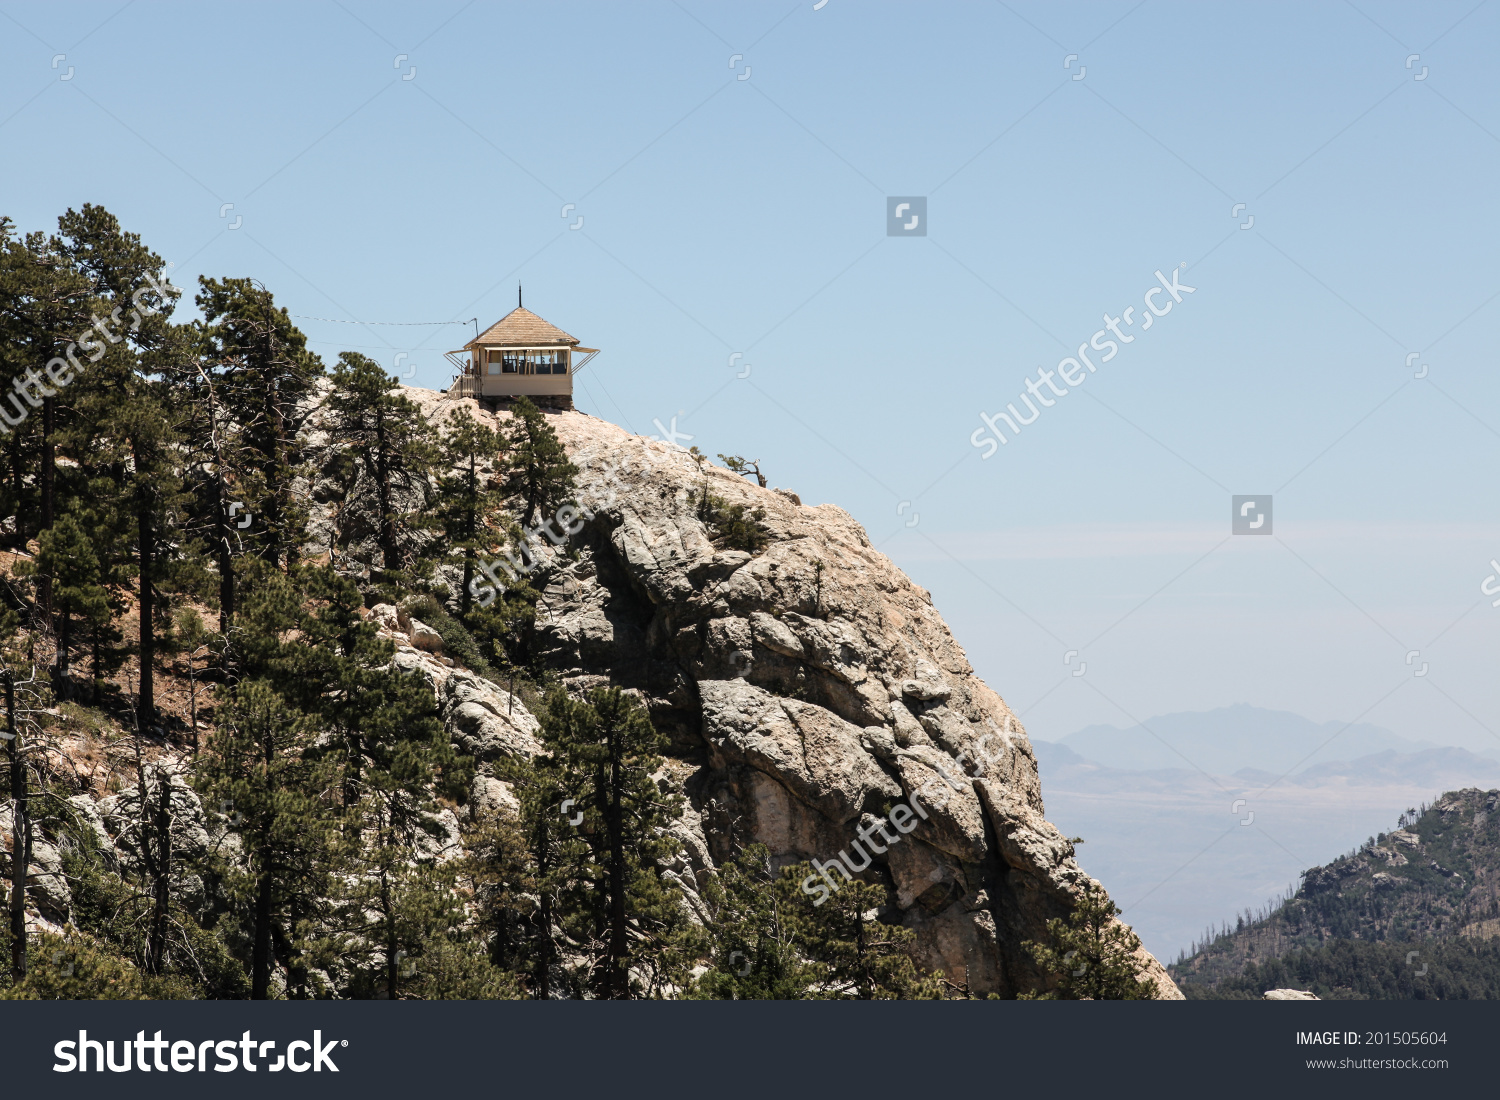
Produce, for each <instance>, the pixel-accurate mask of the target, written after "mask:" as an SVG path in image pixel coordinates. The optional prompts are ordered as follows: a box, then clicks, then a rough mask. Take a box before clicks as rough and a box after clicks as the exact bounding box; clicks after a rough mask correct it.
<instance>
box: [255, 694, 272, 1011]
mask: <svg viewBox="0 0 1500 1100" xmlns="http://www.w3.org/2000/svg"><path fill="white" fill-rule="evenodd" d="M261 752H262V753H263V757H264V760H265V767H266V773H267V774H268V775H269V774H270V769H271V761H272V759H273V754H274V753H275V746H274V744H273V743H272V736H271V729H270V725H269V723H268V724H267V725H266V727H265V729H264V740H263V741H262V742H261ZM263 812H264V813H266V814H267V815H268V816H269V815H271V814H274V813H275V811H274V810H272V809H268V810H265V811H263ZM271 824H272V823H271V821H269V820H266V821H263V822H261V826H260V828H259V830H258V831H259V833H260V842H261V845H262V848H261V852H260V879H259V881H258V882H257V883H256V884H255V941H254V944H253V945H252V947H251V949H250V999H251V1000H252V1001H264V1000H268V999H269V998H270V992H271V890H272V886H273V884H274V882H275V876H274V875H273V873H272V872H273V871H274V870H275V868H274V867H273V866H272V857H271V853H270V851H269V848H270V844H271V841H270V839H269V837H268V835H267V834H269V833H270V831H271Z"/></svg>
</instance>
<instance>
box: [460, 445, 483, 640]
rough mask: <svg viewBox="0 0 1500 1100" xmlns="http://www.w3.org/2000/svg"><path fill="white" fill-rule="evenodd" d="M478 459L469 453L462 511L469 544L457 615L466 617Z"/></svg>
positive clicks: (475, 520) (471, 578) (471, 580)
mask: <svg viewBox="0 0 1500 1100" xmlns="http://www.w3.org/2000/svg"><path fill="white" fill-rule="evenodd" d="M478 465H479V463H478V460H477V458H476V456H475V455H474V454H472V453H471V454H470V455H469V478H468V483H467V484H466V485H465V488H466V489H467V490H468V493H469V499H468V509H467V511H465V513H464V533H463V534H464V540H465V541H466V542H467V543H468V544H469V545H468V546H466V547H464V585H463V588H462V589H460V591H459V596H458V600H459V611H458V613H459V615H460V616H462V617H463V618H465V619H467V618H468V616H469V611H470V609H471V608H472V606H473V599H474V598H473V596H471V595H470V594H469V585H471V584H473V583H474V536H475V535H476V534H477V533H478V531H479V517H478V516H477V515H476V513H477V512H478V511H479V470H478Z"/></svg>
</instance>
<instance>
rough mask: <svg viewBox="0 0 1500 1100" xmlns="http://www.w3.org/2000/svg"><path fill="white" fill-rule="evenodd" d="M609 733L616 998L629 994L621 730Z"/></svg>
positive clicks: (611, 992)
mask: <svg viewBox="0 0 1500 1100" xmlns="http://www.w3.org/2000/svg"><path fill="white" fill-rule="evenodd" d="M615 725H616V727H617V728H615V729H612V730H610V733H609V819H608V825H607V827H608V829H609V964H610V970H609V995H610V997H611V998H612V999H615V1000H622V1001H623V1000H627V999H629V997H630V972H629V970H627V969H626V963H625V960H626V957H627V956H628V955H629V954H630V940H629V927H628V926H627V924H626V923H625V815H624V813H623V811H622V808H621V806H620V785H621V783H622V777H621V775H620V772H621V770H622V769H621V763H622V762H621V760H620V755H621V751H622V749H623V746H622V745H621V744H620V741H621V732H622V731H621V730H620V729H619V728H618V723H616V724H615Z"/></svg>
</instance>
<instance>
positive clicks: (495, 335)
mask: <svg viewBox="0 0 1500 1100" xmlns="http://www.w3.org/2000/svg"><path fill="white" fill-rule="evenodd" d="M576 343H578V338H577V337H575V336H569V335H568V334H567V333H566V332H564V331H563V330H562V329H560V328H558V327H557V326H556V325H553V324H549V323H548V322H546V321H544V320H542V319H541V318H540V317H538V316H537V315H536V314H535V313H532V312H531V310H529V309H522V308H520V307H519V306H518V307H517V308H515V309H513V310H511V311H510V312H509V313H507V314H506V315H505V316H504V317H502V318H500V320H498V321H496V322H495V323H494V324H493V325H491V326H490V327H489V328H487V329H485V331H484V332H483V333H482V334H481V335H480V336H479V337H477V338H476V339H474V340H473V341H471V344H481V345H483V346H485V347H500V348H544V347H553V346H558V347H565V346H571V345H573V344H576ZM466 346H467V345H466Z"/></svg>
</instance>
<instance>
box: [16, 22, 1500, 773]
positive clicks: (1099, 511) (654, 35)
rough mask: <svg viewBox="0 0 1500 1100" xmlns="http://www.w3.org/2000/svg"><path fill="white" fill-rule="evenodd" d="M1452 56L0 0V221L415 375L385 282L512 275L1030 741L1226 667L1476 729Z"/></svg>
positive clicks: (1451, 50)
mask: <svg viewBox="0 0 1500 1100" xmlns="http://www.w3.org/2000/svg"><path fill="white" fill-rule="evenodd" d="M1497 47H1500V5H1496V4H1484V3H1481V4H1479V5H1477V6H1476V5H1475V4H1474V3H1473V0H1462V2H1459V3H1424V4H1421V5H1416V4H1405V5H1392V4H1379V3H1368V2H1361V3H1359V4H1357V5H1356V4H1349V3H1331V2H1330V3H1320V4H1306V3H1292V4H1279V5H1278V4H1254V5H1223V4H1203V3H1179V4H1172V3H1163V2H1160V0H1147V2H1145V3H1141V4H1136V5H1132V4H1129V3H1120V4H1072V3H1070V4H1067V5H1043V4H1031V3H1019V2H1017V3H999V2H983V3H980V2H975V3H952V4H937V3H922V4H905V5H902V4H881V3H872V2H867V0H861V2H859V3H854V2H851V0H825V2H824V3H823V4H822V5H821V6H817V7H815V2H814V0H802V2H799V3H796V4H792V3H789V2H788V3H767V4H759V3H756V4H704V3H696V2H686V0H685V2H684V3H681V4H677V3H650V4H646V3H641V4H635V3H610V4H555V5H547V6H541V5H527V6H519V5H492V4H485V3H473V4H469V5H462V4H456V3H444V4H423V5H393V4H359V3H352V2H351V3H346V4H339V3H327V4H324V3H296V4H285V5H277V4H256V5H253V6H250V5H243V6H232V5H216V6H212V5H211V6H202V5H174V4H160V3H133V4H124V5H120V4H103V5H93V4H79V5H55V4H51V3H48V4H30V3H3V4H0V143H3V144H0V148H3V149H4V154H3V155H4V162H3V168H4V170H3V172H0V213H4V214H8V215H9V216H10V217H12V218H14V219H15V220H16V221H17V222H18V224H19V225H20V226H21V227H22V228H24V229H35V228H52V227H53V226H54V225H55V219H56V216H57V215H58V214H59V213H61V212H62V211H63V210H64V209H66V208H67V207H69V206H77V205H79V204H82V203H84V202H94V203H101V204H103V205H105V206H106V207H108V208H109V209H110V210H111V211H113V212H114V213H115V214H117V215H118V216H119V217H120V218H121V220H122V221H123V222H124V224H125V225H126V227H127V228H129V229H131V230H134V231H136V232H139V233H141V234H142V235H143V236H144V238H145V239H146V241H147V243H149V244H150V245H151V246H152V247H153V248H155V249H156V250H157V251H159V252H160V253H161V254H162V255H163V256H164V257H165V258H166V259H167V260H169V261H172V262H173V263H174V264H175V265H176V267H175V268H174V274H173V277H174V280H175V281H176V282H177V283H178V284H179V285H183V286H188V287H191V286H192V285H193V283H194V281H195V280H196V278H197V276H198V275H200V274H210V275H250V276H255V277H257V278H259V279H262V280H263V281H264V282H265V283H266V284H267V285H268V286H269V287H270V288H271V289H272V290H273V291H274V292H275V293H276V295H277V297H278V299H279V300H280V301H281V302H283V303H284V304H285V305H286V306H287V307H288V308H289V309H290V311H291V312H292V313H294V314H297V315H300V317H301V318H304V319H299V324H301V325H302V326H303V327H304V329H305V330H306V331H307V332H308V334H309V335H310V336H311V337H312V339H313V341H314V344H313V346H314V348H315V349H316V350H317V351H318V352H319V353H320V354H322V355H324V356H325V358H326V359H328V360H330V361H331V360H332V359H333V358H334V357H335V356H336V355H337V352H338V351H339V350H340V349H343V348H358V349H360V350H363V351H366V352H367V353H368V354H370V355H373V356H376V357H378V358H380V359H382V360H383V361H385V362H386V363H387V364H389V365H391V366H392V367H393V369H394V368H395V367H396V365H397V360H396V356H397V354H398V353H402V352H404V353H405V354H406V358H405V359H404V360H401V361H400V369H401V370H403V371H404V370H406V369H408V368H410V367H412V366H415V368H416V369H415V374H414V376H413V378H412V379H411V381H412V383H413V384H416V385H426V386H434V387H437V386H442V385H445V384H446V383H447V381H448V378H449V371H448V369H447V366H446V364H445V363H444V361H443V360H442V358H441V354H440V353H441V352H442V351H444V350H446V349H449V348H454V347H457V346H458V345H460V344H461V343H462V342H463V340H464V339H465V333H468V332H472V327H466V326H464V325H452V326H448V327H398V326H395V325H394V324H392V323H393V322H430V321H465V320H467V319H468V318H470V317H474V316H476V315H477V317H478V319H479V323H480V324H481V325H487V324H489V323H490V322H492V321H494V320H495V319H497V318H498V317H499V316H501V315H502V314H504V313H505V312H506V311H507V310H508V309H510V308H511V306H512V305H513V304H514V303H515V293H516V290H515V285H516V282H517V280H518V279H521V280H524V281H525V284H526V304H527V306H528V307H530V308H532V309H534V310H535V311H536V312H538V313H540V314H541V315H542V316H544V317H546V318H547V319H548V320H550V321H552V322H554V323H556V324H558V325H559V326H561V327H563V328H565V329H566V330H568V331H569V332H571V333H573V334H574V335H576V336H577V337H578V338H579V339H580V340H582V342H583V343H584V344H586V345H589V346H592V347H599V348H602V349H603V353H602V354H601V355H600V356H599V357H598V358H597V359H596V360H595V361H594V363H593V364H592V365H591V366H590V367H589V368H588V371H587V373H586V374H584V375H583V376H582V377H581V378H580V383H581V385H580V387H579V390H578V394H577V400H578V404H579V406H580V407H581V408H582V409H584V410H585V411H588V412H591V413H594V414H596V415H599V416H602V417H605V418H606V419H610V420H613V421H615V422H617V423H621V424H624V425H626V426H627V427H629V428H631V429H633V430H635V431H638V432H642V433H655V432H657V431H658V429H657V428H656V427H655V426H653V425H654V422H655V421H658V420H659V421H660V422H661V424H662V425H663V426H665V427H666V428H671V427H672V417H674V416H676V417H677V423H676V430H677V431H678V432H681V433H685V434H686V435H690V436H691V437H692V440H691V441H692V442H694V443H696V444H697V445H698V446H700V447H702V448H703V449H704V450H706V451H708V452H709V453H711V454H712V453H716V452H720V451H723V452H726V453H741V454H744V455H746V456H748V457H751V458H758V459H760V460H761V463H762V466H763V468H764V469H766V470H767V471H768V473H769V476H770V478H771V480H772V483H773V484H777V485H782V486H787V487H790V488H793V489H796V490H797V491H798V492H800V493H801V494H802V497H803V499H804V500H805V501H807V502H809V503H817V502H834V503H837V504H839V505H840V506H842V507H844V508H846V509H848V510H849V511H850V512H851V513H853V514H854V515H855V516H856V517H857V518H858V519H859V520H860V521H861V522H863V523H864V524H865V525H866V526H867V528H868V530H869V532H870V536H871V538H872V540H873V541H875V542H876V543H877V544H879V545H880V546H881V547H882V548H883V549H884V550H886V552H888V553H890V554H891V555H892V556H893V557H894V558H895V560H896V561H897V562H898V563H899V564H901V565H902V566H903V567H904V568H906V569H907V570H908V571H909V572H910V574H911V575H912V576H913V577H914V578H915V579H916V580H917V581H918V582H919V583H921V584H923V585H925V586H927V587H929V588H930V589H931V590H932V592H933V596H934V599H935V600H936V602H937V605H938V607H939V609H940V610H941V611H942V612H943V614H944V615H945V616H946V617H947V619H948V622H949V623H950V624H951V625H952V627H953V629H954V631H955V632H956V634H957V635H958V638H959V640H960V641H961V642H962V643H963V645H964V646H965V647H966V648H967V650H968V652H969V655H970V657H971V659H972V660H973V662H974V664H975V666H976V667H977V668H978V670H979V672H980V673H981V674H982V675H983V676H984V677H985V678H986V679H987V680H988V681H989V682H990V683H991V684H993V685H994V686H995V687H996V688H997V689H998V690H999V691H1000V692H1001V693H1002V694H1003V695H1004V696H1005V697H1006V698H1007V699H1008V700H1009V701H1010V702H1011V704H1012V705H1013V706H1015V707H1016V708H1018V709H1019V710H1020V711H1021V712H1022V715H1023V718H1024V720H1025V722H1026V725H1027V727H1028V728H1029V729H1030V731H1031V732H1032V734H1033V735H1034V736H1037V737H1041V738H1047V739H1052V740H1055V739H1058V738H1061V737H1063V736H1065V735H1066V734H1068V733H1070V732H1072V731H1074V730H1076V729H1078V728H1079V727H1081V726H1084V725H1087V724H1089V723H1093V722H1109V723H1114V724H1118V725H1122V726H1124V725H1130V724H1132V722H1133V721H1134V720H1135V719H1145V718H1148V717H1149V716H1151V715H1153V714H1159V713H1163V712H1169V711H1180V710H1188V709H1206V708H1210V707H1215V706H1221V705H1227V704H1232V703H1237V702H1245V703H1253V704H1256V705H1259V706H1266V707H1273V708H1280V709H1287V710H1293V711H1297V712H1299V713H1302V714H1305V715H1307V716H1308V717H1310V718H1313V719H1316V720H1318V721H1326V720H1330V719H1338V720H1343V721H1347V720H1353V719H1355V718H1359V719H1360V720H1362V721H1366V722H1373V723H1377V724H1381V725H1386V726H1389V727H1390V728H1392V729H1394V730H1396V731H1397V732H1399V733H1402V734H1404V735H1406V736H1409V737H1425V738H1429V739H1431V740H1435V741H1441V742H1448V743H1458V744H1466V745H1471V746H1473V747H1476V748H1489V749H1491V750H1493V749H1497V748H1500V739H1497V737H1496V736H1495V734H1494V733H1493V732H1491V731H1500V687H1497V685H1500V678H1497V677H1496V676H1495V674H1494V665H1495V659H1496V656H1497V654H1500V646H1497V632H1500V608H1493V607H1491V601H1492V599H1493V598H1496V597H1490V596H1485V595H1482V594H1481V585H1484V584H1486V583H1487V582H1486V578H1487V577H1489V576H1491V575H1492V574H1496V573H1497V571H1500V570H1497V568H1496V567H1495V566H1492V565H1491V564H1490V563H1491V560H1492V559H1500V513H1497V507H1496V505H1497V503H1500V486H1497V483H1496V477H1495V473H1496V471H1497V468H1500V467H1497V462H1496V459H1497V446H1500V408H1497V400H1496V399H1497V397H1500V379H1497V375H1496V371H1495V369H1494V368H1495V351H1494V348H1495V346H1496V334H1495V329H1496V326H1497V323H1500V298H1497V297H1496V295H1497V294H1500V268H1497V265H1496V262H1495V256H1496V251H1497V250H1496V245H1497V229H1500V208H1497V203H1496V196H1495V180H1496V178H1497V176H1500V137H1497V134H1500V86H1497V84H1500V80H1497V73H1500V68H1497V66H1496V65H1495V63H1494V58H1495V56H1496V50H1497ZM58 55H65V56H58ZM1072 55H1076V57H1075V56H1072ZM1413 55H1416V56H1415V57H1413ZM1074 77H1081V79H1074ZM741 78H743V79H741ZM890 196H897V197H919V198H922V199H925V203H926V206H925V213H926V220H925V221H923V222H922V223H921V228H922V229H926V230H929V232H927V233H926V235H925V236H920V235H917V234H916V233H915V232H913V233H912V234H911V235H908V236H905V237H891V236H888V235H887V198H888V197H890ZM230 203H232V204H233V206H232V208H231V207H228V206H226V204H230ZM1241 204H1243V205H1241ZM917 209H919V207H916V206H914V207H913V210H917ZM574 226H577V228H574ZM1183 264H1186V267H1182V266H1181V265H1183ZM1174 270H1175V271H1176V272H1177V275H1178V278H1179V279H1180V282H1181V283H1183V284H1185V285H1188V286H1192V287H1194V288H1196V289H1195V291H1194V292H1193V293H1192V294H1187V293H1186V292H1182V293H1181V294H1180V297H1181V298H1182V301H1181V302H1180V303H1175V304H1173V308H1172V311H1171V312H1170V313H1168V314H1166V315H1164V316H1160V317H1154V316H1153V323H1152V327H1151V329H1150V330H1149V331H1144V330H1143V327H1142V326H1143V325H1144V316H1145V313H1144V308H1145V307H1144V305H1143V297H1144V295H1145V292H1146V291H1147V290H1148V288H1150V287H1152V286H1154V285H1157V282H1158V280H1157V276H1156V274H1155V273H1156V272H1157V271H1161V272H1162V273H1164V275H1165V276H1166V277H1167V278H1168V279H1170V277H1171V273H1172V272H1173V271H1174ZM1153 301H1154V302H1155V303H1156V305H1157V306H1158V308H1160V307H1161V306H1162V305H1164V304H1168V303H1171V298H1170V297H1168V296H1167V295H1166V294H1165V293H1163V294H1159V295H1156V296H1155V297H1154V299H1153ZM1126 307H1133V308H1134V310H1135V314H1134V316H1133V318H1132V320H1133V321H1134V324H1133V325H1132V326H1126V325H1125V321H1124V319H1123V318H1124V314H1123V310H1124V309H1125V308H1126ZM185 312H190V311H185ZM1106 313H1107V314H1108V316H1109V317H1117V318H1121V320H1120V321H1118V322H1117V324H1119V325H1120V326H1122V331H1123V332H1124V333H1125V334H1127V335H1131V336H1132V341H1131V342H1130V343H1128V344H1125V345H1124V346H1122V347H1121V348H1120V350H1119V351H1118V352H1117V353H1116V354H1115V355H1113V356H1112V358H1111V361H1110V362H1107V363H1106V362H1102V361H1101V360H1102V355H1101V354H1100V353H1099V352H1097V351H1089V352H1086V354H1087V355H1089V356H1091V360H1090V361H1091V362H1092V363H1093V365H1094V366H1095V367H1096V368H1097V369H1096V372H1095V373H1087V372H1085V373H1084V375H1083V376H1082V377H1083V379H1084V380H1083V382H1082V383H1081V384H1080V385H1077V386H1067V385H1066V384H1065V383H1062V382H1060V381H1058V380H1057V378H1056V377H1054V379H1053V381H1054V384H1056V385H1058V386H1060V387H1062V388H1065V389H1067V390H1068V392H1067V394H1066V395H1065V396H1054V392H1055V391H1052V390H1049V389H1047V388H1045V384H1044V383H1042V382H1040V381H1039V380H1037V378H1036V373H1035V372H1036V371H1037V370H1038V369H1039V368H1043V367H1045V368H1049V369H1055V368H1056V366H1057V364H1058V362H1059V360H1060V359H1062V358H1064V357H1066V356H1071V355H1075V354H1076V349H1077V348H1078V346H1079V345H1080V344H1084V343H1086V342H1088V341H1089V340H1090V339H1091V338H1093V337H1094V334H1095V333H1096V332H1098V331H1099V330H1100V329H1101V328H1103V327H1104V324H1105V317H1106ZM306 317H316V318H335V319H341V320H346V321H347V320H356V319H357V320H361V321H367V322H376V321H378V322H382V324H380V325H375V324H370V325H368V326H365V325H351V324H340V323H335V322H333V321H324V320H307V319H305V318H306ZM1099 344H1100V346H1104V345H1103V341H1102V340H1101V341H1100V342H1099ZM734 353H739V354H740V358H739V359H737V360H735V361H734V364H735V365H734V366H733V367H731V365H730V362H731V356H732V355H733V354H734ZM1413 354H1414V355H1415V358H1414V359H1412V360H1411V362H1410V365H1408V356H1410V355H1413ZM746 364H748V376H747V377H739V376H740V375H741V374H744V373H745V370H746V366H745V365H746ZM1066 369H1067V370H1069V371H1072V370H1073V368H1072V367H1070V366H1069V367H1067V368H1066ZM1418 375H1423V376H1422V377H1418ZM1028 376H1029V377H1031V378H1032V379H1033V380H1034V383H1035V384H1036V385H1037V386H1039V387H1040V389H1039V392H1040V393H1041V394H1042V395H1045V396H1046V399H1047V400H1050V401H1052V402H1053V404H1052V405H1051V406H1050V407H1049V406H1047V405H1045V403H1043V404H1042V405H1040V407H1039V409H1038V411H1039V416H1038V417H1037V419H1036V420H1035V422H1034V423H1032V424H1030V425H1029V426H1027V427H1025V428H1024V429H1023V430H1022V431H1021V432H1020V434H1019V435H1018V436H1016V437H1015V438H1013V439H1011V440H1010V441H1009V442H1007V443H1006V444H1005V445H1004V446H1003V447H1001V446H994V447H985V448H976V447H975V446H973V445H972V443H971V437H972V434H973V433H974V432H975V431H976V430H977V429H980V428H982V427H983V424H982V423H981V420H980V413H981V412H984V413H989V414H991V415H992V416H993V414H995V413H996V412H998V411H1000V410H1002V409H1003V408H1004V407H1005V405H1006V403H1007V402H1014V403H1016V404H1017V406H1018V409H1019V410H1020V412H1021V413H1022V414H1023V415H1028V414H1027V411H1026V406H1025V405H1024V404H1023V403H1022V402H1021V400H1020V397H1019V395H1020V394H1022V393H1023V392H1024V387H1025V383H1026V379H1027V378H1028ZM1000 424H1001V426H1002V427H1003V422H1000ZM682 441H683V442H684V443H686V442H688V440H686V439H683V440H682ZM988 450H994V451H995V452H996V453H994V454H993V456H992V457H990V458H988V459H985V458H982V457H981V455H982V454H984V453H985V452H986V451H988ZM1266 493H1269V494H1273V496H1274V506H1273V513H1272V521H1271V522H1272V534H1271V535H1270V536H1269V537H1265V536H1258V535H1242V536H1232V535H1231V534H1230V512H1231V497H1232V496H1234V495H1254V494H1266ZM913 521H915V525H914V526H910V527H908V526H907V524H909V523H912V522H913ZM1488 584H1489V587H1490V588H1491V589H1497V586H1500V580H1496V581H1492V582H1488ZM1413 650H1416V651H1418V654H1417V655H1416V656H1415V657H1413V658H1412V659H1411V662H1410V663H1409V664H1408V663H1407V657H1408V654H1409V653H1410V652H1411V651H1413ZM1071 651H1078V652H1077V655H1076V656H1073V657H1072V659H1071V663H1065V662H1066V661H1067V658H1068V655H1069V653H1070V652H1071ZM1084 665H1086V671H1085V672H1084V674H1083V675H1082V676H1076V677H1075V676H1072V675H1070V673H1071V672H1072V671H1073V670H1076V669H1078V668H1079V667H1081V666H1084ZM1424 667H1426V668H1427V669H1428V671H1427V674H1426V675H1425V676H1417V675H1415V673H1417V672H1419V671H1420V670H1421V669H1422V668H1424Z"/></svg>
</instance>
